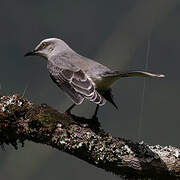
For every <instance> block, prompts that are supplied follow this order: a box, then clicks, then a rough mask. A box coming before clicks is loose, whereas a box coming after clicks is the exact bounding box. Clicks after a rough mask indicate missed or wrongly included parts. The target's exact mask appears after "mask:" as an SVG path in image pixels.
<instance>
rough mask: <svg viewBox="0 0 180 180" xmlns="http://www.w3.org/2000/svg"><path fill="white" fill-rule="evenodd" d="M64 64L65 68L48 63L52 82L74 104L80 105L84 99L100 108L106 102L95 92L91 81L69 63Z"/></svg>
mask: <svg viewBox="0 0 180 180" xmlns="http://www.w3.org/2000/svg"><path fill="white" fill-rule="evenodd" d="M67 63H68V64H67ZM65 64H66V66H58V65H57V64H54V63H52V62H48V70H49V73H50V77H51V78H52V80H53V81H54V82H55V83H56V84H57V85H58V86H59V87H60V88H61V89H62V90H63V91H64V92H66V93H67V95H68V96H69V97H70V98H71V99H72V100H73V101H74V102H75V103H76V104H81V103H82V102H83V100H84V98H86V99H88V100H89V101H92V102H94V103H96V104H99V105H100V106H102V105H104V104H105V103H106V100H105V99H104V98H103V97H102V96H101V95H100V94H99V93H98V92H97V91H96V89H95V85H94V83H93V82H92V80H91V79H90V78H88V76H87V75H86V74H85V73H84V72H83V71H82V70H81V69H80V68H78V67H76V66H74V65H73V64H70V62H69V61H67V62H66V63H65ZM71 66H73V68H71Z"/></svg>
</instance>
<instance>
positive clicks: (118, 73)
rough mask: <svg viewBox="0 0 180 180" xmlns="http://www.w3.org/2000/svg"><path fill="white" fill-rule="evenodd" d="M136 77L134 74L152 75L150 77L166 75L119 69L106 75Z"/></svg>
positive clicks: (141, 75)
mask: <svg viewBox="0 0 180 180" xmlns="http://www.w3.org/2000/svg"><path fill="white" fill-rule="evenodd" d="M110 76H111V77H113V76H114V77H119V78H121V77H134V76H140V77H150V78H154V77H156V78H163V77H165V75H164V74H154V73H150V72H145V71H128V72H119V71H114V72H108V73H107V74H105V75H104V77H110Z"/></svg>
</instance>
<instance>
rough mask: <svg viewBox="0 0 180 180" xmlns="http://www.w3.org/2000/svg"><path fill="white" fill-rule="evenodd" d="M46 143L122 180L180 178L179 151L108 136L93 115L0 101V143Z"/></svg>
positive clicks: (18, 99)
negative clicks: (78, 115)
mask: <svg viewBox="0 0 180 180" xmlns="http://www.w3.org/2000/svg"><path fill="white" fill-rule="evenodd" d="M25 140H29V141H33V142H36V143H42V144H47V145H50V146H52V147H54V148H56V149H59V150H61V151H64V152H67V153H69V154H72V155H74V156H76V157H78V158H80V159H82V160H84V161H86V162H88V163H90V164H92V165H94V166H96V167H99V168H102V169H105V170H106V171H110V172H112V173H114V174H116V175H120V176H121V177H124V178H127V179H138V178H154V179H178V178H180V149H179V148H175V147H172V146H166V147H162V146H160V145H156V146H149V145H147V144H145V143H143V142H141V143H138V142H133V141H131V140H126V139H122V138H116V137H112V136H111V135H110V134H108V133H106V132H104V131H103V130H102V129H101V128H100V124H99V122H98V120H97V119H94V120H93V119H91V120H90V119H85V118H82V117H77V116H74V115H68V114H66V113H61V112H58V111H57V110H54V109H52V108H51V107H49V106H47V105H45V104H44V105H40V106H38V105H34V104H31V103H30V102H29V101H28V100H26V99H24V98H22V97H20V96H18V95H13V96H3V97H1V99H0V144H1V145H2V146H3V145H4V144H7V145H9V144H11V145H12V146H13V147H15V149H18V143H21V144H22V146H23V145H24V141H25Z"/></svg>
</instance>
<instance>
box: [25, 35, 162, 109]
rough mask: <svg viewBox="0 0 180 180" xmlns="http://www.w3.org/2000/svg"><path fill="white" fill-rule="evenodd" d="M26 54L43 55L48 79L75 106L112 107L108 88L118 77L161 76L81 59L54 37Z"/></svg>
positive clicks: (111, 98)
mask: <svg viewBox="0 0 180 180" xmlns="http://www.w3.org/2000/svg"><path fill="white" fill-rule="evenodd" d="M28 55H39V56H43V57H44V58H46V59H47V60H48V63H47V68H48V71H49V73H50V77H51V78H52V80H53V81H54V82H55V83H56V84H57V85H58V87H59V88H60V89H62V90H63V91H64V92H65V93H66V94H67V95H68V96H69V97H70V98H71V99H72V101H73V102H74V103H76V104H81V103H82V102H83V100H84V99H88V100H89V101H92V102H94V103H96V104H98V105H100V106H102V105H104V104H105V103H106V100H108V101H109V102H111V103H112V104H113V105H114V106H115V107H116V108H117V106H116V104H115V103H114V101H113V97H112V94H111V85H112V84H113V83H114V82H115V81H116V80H118V79H119V78H121V77H131V76H143V77H164V75H161V74H152V73H149V72H143V71H131V72H124V73H122V72H119V71H112V70H110V69H109V68H108V67H106V66H104V65H102V64H100V63H98V62H96V61H93V60H91V59H88V58H86V57H83V56H81V55H79V54H78V53H76V52H75V51H73V50H72V49H71V48H70V47H69V46H68V45H67V44H66V43H65V42H64V41H62V40H60V39H57V38H50V39H45V40H43V41H42V42H41V43H40V44H39V45H38V46H37V47H36V48H35V50H33V51H32V52H30V53H27V54H26V56H28Z"/></svg>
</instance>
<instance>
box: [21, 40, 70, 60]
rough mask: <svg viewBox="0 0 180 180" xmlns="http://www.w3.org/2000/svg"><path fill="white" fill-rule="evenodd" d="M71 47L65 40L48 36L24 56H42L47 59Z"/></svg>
mask: <svg viewBox="0 0 180 180" xmlns="http://www.w3.org/2000/svg"><path fill="white" fill-rule="evenodd" d="M68 49H71V48H70V47H69V46H68V45H67V44H66V43H65V42H64V41H63V40H61V39H57V38H48V39H44V40H42V41H41V42H40V43H39V44H38V45H37V46H36V47H35V49H34V50H32V51H30V52H28V53H26V54H25V55H24V56H42V57H44V58H46V59H48V58H49V57H51V56H53V55H57V54H58V53H61V52H63V51H66V50H68Z"/></svg>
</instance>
